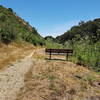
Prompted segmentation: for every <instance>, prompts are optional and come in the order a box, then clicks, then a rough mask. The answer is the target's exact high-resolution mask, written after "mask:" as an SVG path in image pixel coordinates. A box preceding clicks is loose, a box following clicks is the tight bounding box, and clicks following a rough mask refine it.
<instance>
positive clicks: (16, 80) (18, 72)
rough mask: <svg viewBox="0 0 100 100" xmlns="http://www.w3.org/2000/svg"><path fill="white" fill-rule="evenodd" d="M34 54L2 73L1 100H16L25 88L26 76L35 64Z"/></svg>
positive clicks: (0, 73)
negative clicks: (20, 91) (19, 92)
mask: <svg viewBox="0 0 100 100" xmlns="http://www.w3.org/2000/svg"><path fill="white" fill-rule="evenodd" d="M33 54H34V52H32V53H31V54H30V55H28V56H26V57H25V58H24V59H22V60H20V61H17V62H16V63H13V64H12V65H11V66H9V67H8V68H6V69H5V70H1V71H0V100H15V99H16V94H17V93H18V91H19V90H20V89H21V88H22V87H23V86H24V76H25V74H26V73H27V72H28V71H29V70H30V68H31V66H32V64H33V60H32V58H31V57H32V55H33Z"/></svg>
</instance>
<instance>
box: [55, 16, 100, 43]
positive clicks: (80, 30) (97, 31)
mask: <svg viewBox="0 0 100 100" xmlns="http://www.w3.org/2000/svg"><path fill="white" fill-rule="evenodd" d="M56 39H57V40H58V41H59V42H60V43H64V42H66V41H68V40H71V41H72V40H73V41H79V40H82V39H84V40H87V39H89V42H90V43H96V42H98V41H100V18H98V19H95V20H93V21H88V22H84V21H81V22H80V23H79V25H78V26H73V27H72V28H71V29H70V30H69V31H67V32H65V33H64V34H62V35H61V36H58V37H56Z"/></svg>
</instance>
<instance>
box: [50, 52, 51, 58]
mask: <svg viewBox="0 0 100 100" xmlns="http://www.w3.org/2000/svg"><path fill="white" fill-rule="evenodd" d="M50 59H51V51H50Z"/></svg>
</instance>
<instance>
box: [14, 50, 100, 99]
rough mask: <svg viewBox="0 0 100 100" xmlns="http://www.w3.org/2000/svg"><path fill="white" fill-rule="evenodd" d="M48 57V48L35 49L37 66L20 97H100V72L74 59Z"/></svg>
mask: <svg viewBox="0 0 100 100" xmlns="http://www.w3.org/2000/svg"><path fill="white" fill-rule="evenodd" d="M45 57H46V56H45V53H44V49H38V50H36V51H35V53H34V55H33V66H32V68H31V69H30V70H29V71H28V73H27V74H26V75H25V79H24V83H25V85H24V87H23V88H21V90H20V92H19V93H18V95H17V97H18V98H17V99H16V100H100V75H98V74H97V73H95V72H93V71H91V70H89V69H88V68H86V67H82V66H78V65H76V64H73V63H71V62H67V61H62V60H47V59H45ZM53 57H54V56H53ZM55 57H56V56H55ZM55 57H54V58H55ZM59 57H60V56H59ZM56 58H57V57H56ZM61 58H62V57H61Z"/></svg>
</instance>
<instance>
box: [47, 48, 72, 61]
mask: <svg viewBox="0 0 100 100" xmlns="http://www.w3.org/2000/svg"><path fill="white" fill-rule="evenodd" d="M45 52H46V53H49V54H50V59H51V55H52V54H57V55H60V54H61V55H62V54H63V55H66V60H68V58H69V55H70V56H71V55H72V54H73V50H72V49H45Z"/></svg>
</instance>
